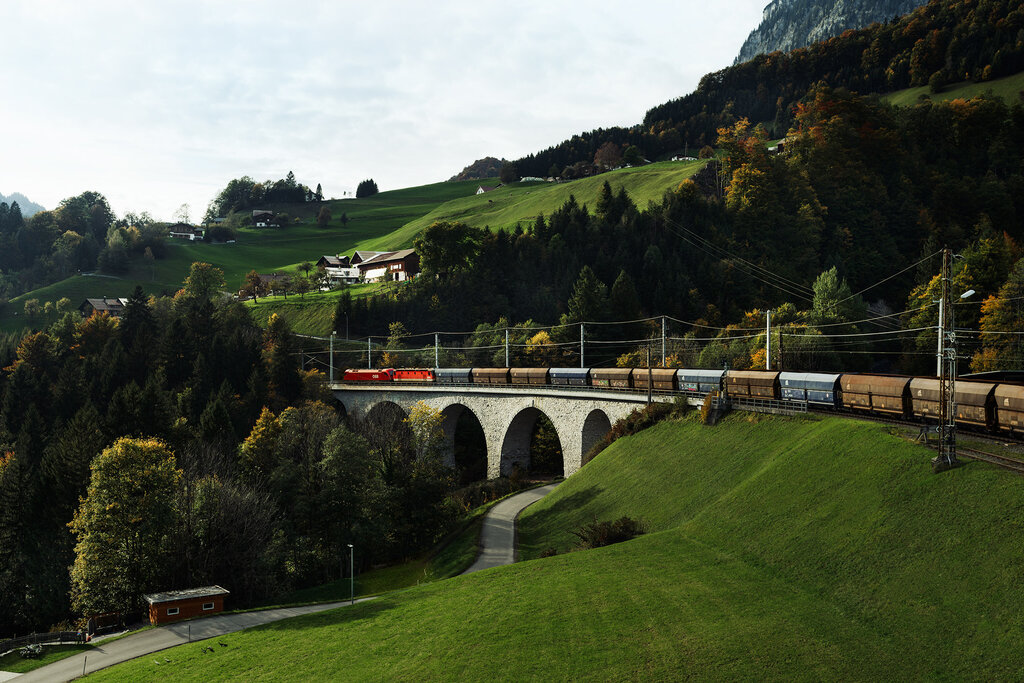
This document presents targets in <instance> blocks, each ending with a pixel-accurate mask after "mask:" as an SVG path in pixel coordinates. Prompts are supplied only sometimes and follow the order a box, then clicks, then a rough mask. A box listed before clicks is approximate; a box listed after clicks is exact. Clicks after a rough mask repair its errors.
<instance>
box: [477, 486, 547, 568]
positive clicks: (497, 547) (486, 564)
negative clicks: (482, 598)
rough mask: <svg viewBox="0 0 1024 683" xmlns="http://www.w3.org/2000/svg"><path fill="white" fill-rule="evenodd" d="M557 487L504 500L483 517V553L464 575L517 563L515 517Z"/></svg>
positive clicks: (481, 536)
mask: <svg viewBox="0 0 1024 683" xmlns="http://www.w3.org/2000/svg"><path fill="white" fill-rule="evenodd" d="M556 486H558V484H548V485H547V486H541V487H540V488H535V489H530V490H529V491H523V492H522V493H517V494H516V495H514V496H511V497H509V498H506V499H505V500H503V501H501V502H500V503H498V504H497V505H495V506H494V507H493V508H491V511H490V512H488V513H487V516H486V517H484V528H483V530H482V531H481V532H480V546H481V550H480V554H479V555H478V556H477V558H476V562H474V563H473V566H472V567H470V568H469V569H467V570H466V571H464V572H462V573H463V574H472V573H473V572H478V571H480V570H481V569H490V568H491V567H500V566H501V565H503V564H512V563H513V562H515V561H516V518H517V517H519V513H520V512H522V511H523V510H524V509H526V507H527V506H529V505H531V504H533V503H536V502H537V501H538V500H540V499H541V498H543V497H544V496H546V495H547V494H549V493H551V491H552V490H554V488H555V487H556Z"/></svg>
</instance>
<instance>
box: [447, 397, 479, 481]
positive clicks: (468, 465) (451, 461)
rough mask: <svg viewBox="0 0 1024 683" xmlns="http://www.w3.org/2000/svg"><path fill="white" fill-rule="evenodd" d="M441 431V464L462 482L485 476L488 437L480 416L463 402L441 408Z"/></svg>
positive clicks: (476, 479)
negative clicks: (442, 459)
mask: <svg viewBox="0 0 1024 683" xmlns="http://www.w3.org/2000/svg"><path fill="white" fill-rule="evenodd" d="M441 416H442V418H443V421H442V422H441V429H442V430H443V431H444V445H443V449H444V451H443V452H444V463H445V465H447V466H448V467H451V468H453V469H454V470H455V471H456V472H457V473H458V475H459V479H460V481H461V482H462V483H464V484H469V483H472V482H474V481H479V480H481V479H486V478H487V438H486V435H485V434H484V428H483V424H482V423H481V421H480V417H479V416H478V415H477V414H476V413H475V412H474V411H473V409H472V408H470V407H468V406H466V405H464V404H462V403H458V402H456V403H451V404H449V405H447V406H445V407H444V408H443V409H442V410H441Z"/></svg>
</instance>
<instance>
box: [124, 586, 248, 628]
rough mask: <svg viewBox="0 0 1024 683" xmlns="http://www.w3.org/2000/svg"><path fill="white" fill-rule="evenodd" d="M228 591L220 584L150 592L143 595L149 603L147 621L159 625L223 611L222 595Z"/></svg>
mask: <svg viewBox="0 0 1024 683" xmlns="http://www.w3.org/2000/svg"><path fill="white" fill-rule="evenodd" d="M229 592H230V591H228V590H226V589H224V588H221V587H220V586H203V587H201V588H187V589H185V590H180V591H167V592H165V593H150V594H148V595H146V596H144V597H145V599H146V602H148V603H149V623H150V624H152V625H153V626H159V625H160V624H169V623H171V622H173V621H181V620H182V619H192V618H194V617H203V616H207V615H210V614H217V613H218V612H223V611H224V596H225V595H227V594H228V593H229Z"/></svg>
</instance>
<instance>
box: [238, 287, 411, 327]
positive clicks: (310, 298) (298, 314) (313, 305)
mask: <svg viewBox="0 0 1024 683" xmlns="http://www.w3.org/2000/svg"><path fill="white" fill-rule="evenodd" d="M400 286H402V283H398V282H394V283H389V284H384V283H380V282H366V283H360V284H355V285H351V286H349V287H348V288H346V289H345V290H334V291H331V292H311V293H309V294H306V295H305V296H299V295H298V294H289V295H288V296H287V297H285V296H283V295H278V296H264V297H260V298H259V299H258V300H257V301H252V300H249V301H246V302H245V305H246V306H248V307H249V313H250V314H251V315H252V319H253V320H254V321H255V322H256V323H257V324H258V325H261V326H264V327H265V326H266V324H267V320H269V319H270V316H271V315H272V314H274V313H277V314H278V315H280V316H282V317H283V318H284V319H285V320H287V321H288V325H289V326H290V327H291V329H292V332H295V333H297V334H309V335H314V336H325V335H329V334H330V333H331V326H332V324H333V321H334V308H335V306H337V305H338V299H339V298H341V295H342V293H343V292H344V291H347V292H348V293H349V294H351V295H352V297H353V298H359V297H362V296H369V295H370V294H373V293H374V292H376V291H379V290H380V289H381V288H382V287H400ZM341 331H342V333H343V334H344V332H345V330H344V327H343V328H342V330H341Z"/></svg>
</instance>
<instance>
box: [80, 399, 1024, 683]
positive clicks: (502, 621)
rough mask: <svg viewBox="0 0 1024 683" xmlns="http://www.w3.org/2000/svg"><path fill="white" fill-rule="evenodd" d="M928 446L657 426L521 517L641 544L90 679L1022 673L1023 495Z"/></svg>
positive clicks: (760, 421)
mask: <svg viewBox="0 0 1024 683" xmlns="http://www.w3.org/2000/svg"><path fill="white" fill-rule="evenodd" d="M929 456H930V452H929V451H928V450H927V449H925V448H923V447H921V446H917V445H914V444H911V443H909V442H907V441H903V440H901V439H898V438H895V437H893V436H890V435H889V434H888V433H886V431H885V430H884V429H883V428H881V427H879V426H877V425H871V424H866V423H862V422H856V421H851V420H842V419H839V418H828V419H824V420H814V419H787V418H776V417H767V416H760V417H744V416H741V415H735V416H731V417H729V418H728V419H726V420H725V421H723V422H722V423H720V424H719V425H718V426H716V427H714V428H707V427H703V426H701V425H699V424H697V423H696V420H685V421H683V422H671V423H663V424H661V425H658V426H656V427H654V428H652V429H649V430H646V431H644V432H641V433H640V434H638V435H636V436H634V437H628V438H624V439H621V440H620V441H618V442H616V443H615V444H613V445H612V446H611V447H609V448H608V449H606V450H605V451H604V452H602V453H601V454H600V455H599V456H597V458H595V459H594V461H593V462H591V463H589V464H588V465H586V466H585V467H584V468H583V469H582V470H580V472H578V473H577V474H575V475H573V476H572V477H570V478H569V479H567V480H566V481H565V482H564V483H563V484H562V485H561V486H560V487H559V488H558V489H557V490H556V491H555V492H554V493H552V494H550V495H549V496H548V497H547V498H545V499H544V500H543V501H541V502H540V503H537V504H535V505H534V506H531V508H529V509H528V511H527V512H525V513H524V515H523V516H522V517H521V521H522V524H523V526H522V534H521V538H522V539H523V540H526V541H527V542H528V543H532V544H534V545H536V544H537V542H538V541H540V542H541V544H543V545H542V547H545V546H546V545H554V546H557V547H562V548H564V547H566V546H567V545H569V543H570V539H571V534H570V533H569V532H570V531H571V530H572V529H575V528H576V527H577V526H578V525H579V524H580V523H583V522H589V521H592V520H593V519H594V517H595V516H596V517H597V518H598V519H614V518H615V517H617V516H620V515H623V514H626V515H631V516H634V517H644V518H645V519H646V520H647V521H648V522H649V523H650V526H651V533H649V534H647V535H646V536H642V537H640V538H639V539H636V540H633V541H630V542H627V543H621V544H618V545H615V546H611V547H607V548H602V549H598V550H593V551H586V552H577V553H569V554H564V555H559V556H556V557H552V558H547V559H543V560H539V561H531V562H522V563H519V564H516V565H512V566H509V567H500V568H496V569H493V570H488V571H484V572H478V573H476V574H472V575H469V576H464V577H457V578H454V579H451V580H447V581H442V582H439V583H434V584H430V585H426V586H420V587H417V588H413V589H410V590H408V591H403V592H401V593H391V594H388V595H385V596H382V597H381V598H379V599H378V600H375V601H371V602H367V603H363V604H360V605H356V606H355V607H353V608H342V609H339V610H335V611H331V612H324V613H321V614H318V615H314V616H307V617H300V618H297V619H293V620H287V621H281V622H277V623H276V624H272V625H268V626H266V627H260V628H257V629H253V630H250V631H247V632H244V633H239V634H234V635H232V636H229V637H226V638H224V639H222V641H223V642H225V643H226V646H225V647H216V646H215V647H214V649H215V650H216V652H214V653H209V652H204V651H203V647H204V646H205V643H193V644H191V645H186V646H182V647H179V648H175V649H172V650H167V651H166V652H165V653H164V654H163V655H162V657H161V659H160V660H159V661H157V662H156V663H154V661H153V659H152V658H146V657H144V658H141V659H139V660H136V661H133V662H129V663H126V664H124V665H120V666H118V667H114V668H112V669H109V670H107V671H105V672H101V673H100V674H98V675H97V676H96V678H97V679H98V680H101V681H106V680H124V681H139V680H166V678H167V677H168V675H171V676H173V677H174V679H175V680H210V679H212V678H215V679H217V680H251V679H252V678H253V677H254V676H255V677H261V678H265V679H267V680H335V679H346V680H348V679H351V680H381V679H388V680H452V679H458V680H532V679H544V680H681V679H684V678H696V679H700V680H705V679H711V680H736V679H749V678H756V679H758V680H764V679H772V680H779V679H787V680H788V679H797V680H811V679H813V680H820V679H826V680H840V679H856V680H878V679H886V680H888V679H897V680H901V679H907V678H912V679H918V678H925V679H933V678H953V679H958V678H974V679H993V678H995V679H1002V678H1014V677H1016V675H1017V674H1018V673H1019V671H1020V667H1021V666H1022V664H1024V652H1022V646H1021V642H1024V617H1022V616H1021V614H1020V611H1019V610H1017V609H1016V608H1015V607H1014V606H1015V605H1016V604H1017V602H1018V601H1019V600H1018V598H1017V594H1018V592H1019V590H1018V583H1019V579H1018V577H1019V574H1020V571H1021V568H1022V560H1021V557H1020V553H1019V540H1018V535H1019V534H1018V528H1017V527H1018V526H1019V524H1018V523H1017V522H1016V520H1018V519H1020V510H1021V509H1022V507H1024V489H1022V487H1021V485H1020V479H1019V478H1017V477H1015V476H1014V475H1012V474H1010V473H1007V472H1005V471H1000V470H997V469H995V468H992V467H990V466H988V465H985V464H981V463H971V464H968V465H965V466H964V467H961V468H959V469H957V470H954V471H952V472H949V473H946V474H943V475H940V476H936V475H933V474H932V473H931V468H930V466H929V464H928V458H929ZM951 501H952V503H951ZM538 533H539V534H540V535H541V536H543V535H544V534H549V536H548V538H550V540H544V539H542V538H541V536H539V535H538ZM524 535H525V536H524ZM937 644H941V645H937ZM328 652H343V653H344V656H325V655H324V653H328ZM164 657H166V659H167V660H168V661H167V662H164Z"/></svg>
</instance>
